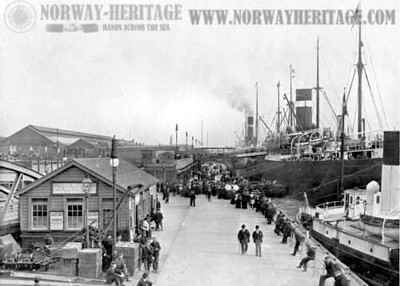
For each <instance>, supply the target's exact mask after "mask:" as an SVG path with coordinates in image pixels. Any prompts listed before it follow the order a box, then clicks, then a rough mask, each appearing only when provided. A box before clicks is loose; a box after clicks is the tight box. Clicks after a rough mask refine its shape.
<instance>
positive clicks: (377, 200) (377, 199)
mask: <svg viewBox="0 0 400 286" xmlns="http://www.w3.org/2000/svg"><path fill="white" fill-rule="evenodd" d="M379 201H380V196H376V203H377V204H379Z"/></svg>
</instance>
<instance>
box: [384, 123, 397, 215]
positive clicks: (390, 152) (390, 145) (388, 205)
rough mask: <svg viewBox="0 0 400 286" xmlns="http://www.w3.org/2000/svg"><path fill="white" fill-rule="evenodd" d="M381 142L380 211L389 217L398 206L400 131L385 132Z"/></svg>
mask: <svg viewBox="0 0 400 286" xmlns="http://www.w3.org/2000/svg"><path fill="white" fill-rule="evenodd" d="M383 140H384V141H383V164H382V183H381V185H382V195H381V197H382V205H381V211H382V214H383V215H390V213H391V212H392V211H393V210H395V209H398V208H399V206H400V154H399V150H400V131H385V132H384V137H383Z"/></svg>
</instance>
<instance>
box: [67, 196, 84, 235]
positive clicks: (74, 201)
mask: <svg viewBox="0 0 400 286" xmlns="http://www.w3.org/2000/svg"><path fill="white" fill-rule="evenodd" d="M71 205H80V206H81V211H82V215H81V217H82V223H81V225H80V226H78V227H70V224H69V218H70V216H69V211H68V207H69V206H71ZM64 213H65V230H67V231H68V230H70V231H76V230H81V229H83V228H84V226H85V217H84V216H85V206H84V201H83V199H82V198H67V199H66V201H65V212H64ZM76 217H78V216H76Z"/></svg>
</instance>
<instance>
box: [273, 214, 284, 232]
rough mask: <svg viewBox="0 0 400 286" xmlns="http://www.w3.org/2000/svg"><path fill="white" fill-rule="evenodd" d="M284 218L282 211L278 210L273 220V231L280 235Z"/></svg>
mask: <svg viewBox="0 0 400 286" xmlns="http://www.w3.org/2000/svg"><path fill="white" fill-rule="evenodd" d="M284 220H285V215H284V214H283V213H282V211H279V214H278V216H277V217H276V221H275V230H274V232H275V233H276V234H277V235H281V232H282V226H283V222H284Z"/></svg>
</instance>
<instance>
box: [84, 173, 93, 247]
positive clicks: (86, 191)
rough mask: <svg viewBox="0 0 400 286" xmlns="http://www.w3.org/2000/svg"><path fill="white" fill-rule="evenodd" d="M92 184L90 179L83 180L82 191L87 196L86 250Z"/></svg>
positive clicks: (87, 245)
mask: <svg viewBox="0 0 400 286" xmlns="http://www.w3.org/2000/svg"><path fill="white" fill-rule="evenodd" d="M91 184H92V180H90V178H89V177H86V178H84V179H83V180H82V190H83V193H84V194H85V229H86V248H89V209H88V199H89V191H90V185H91Z"/></svg>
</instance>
